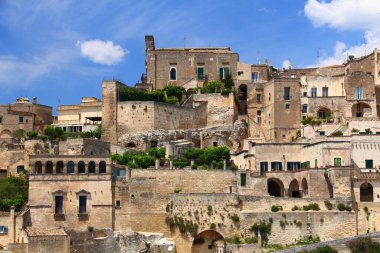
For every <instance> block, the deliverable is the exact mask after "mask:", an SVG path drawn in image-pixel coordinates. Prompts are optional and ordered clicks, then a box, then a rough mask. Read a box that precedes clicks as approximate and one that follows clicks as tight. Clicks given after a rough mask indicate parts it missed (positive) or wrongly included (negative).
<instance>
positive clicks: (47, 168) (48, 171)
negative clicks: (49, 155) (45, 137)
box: [45, 161, 53, 174]
mask: <svg viewBox="0 0 380 253" xmlns="http://www.w3.org/2000/svg"><path fill="white" fill-rule="evenodd" d="M45 173H46V174H53V162H52V161H47V162H46V165H45Z"/></svg>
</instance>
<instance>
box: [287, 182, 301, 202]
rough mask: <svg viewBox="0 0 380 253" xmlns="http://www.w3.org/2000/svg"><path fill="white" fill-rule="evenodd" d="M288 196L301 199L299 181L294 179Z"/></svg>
mask: <svg viewBox="0 0 380 253" xmlns="http://www.w3.org/2000/svg"><path fill="white" fill-rule="evenodd" d="M288 196H289V197H291V198H301V192H300V188H299V184H298V181H297V179H293V181H292V182H290V184H289V190H288Z"/></svg>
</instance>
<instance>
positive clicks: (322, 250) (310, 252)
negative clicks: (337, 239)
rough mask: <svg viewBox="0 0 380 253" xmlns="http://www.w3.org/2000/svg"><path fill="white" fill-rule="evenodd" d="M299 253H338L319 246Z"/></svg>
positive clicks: (329, 247) (328, 247) (327, 247)
mask: <svg viewBox="0 0 380 253" xmlns="http://www.w3.org/2000/svg"><path fill="white" fill-rule="evenodd" d="M300 253H338V251H337V250H336V249H334V248H332V247H331V246H328V245H326V246H321V247H318V248H316V249H313V250H305V251H301V252H300Z"/></svg>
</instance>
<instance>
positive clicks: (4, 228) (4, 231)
mask: <svg viewBox="0 0 380 253" xmlns="http://www.w3.org/2000/svg"><path fill="white" fill-rule="evenodd" d="M0 234H8V227H7V226H0Z"/></svg>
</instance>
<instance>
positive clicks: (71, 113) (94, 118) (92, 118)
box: [53, 97, 102, 132]
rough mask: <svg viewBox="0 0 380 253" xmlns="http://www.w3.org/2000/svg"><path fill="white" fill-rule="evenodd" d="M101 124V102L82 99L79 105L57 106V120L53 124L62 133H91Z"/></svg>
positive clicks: (90, 98)
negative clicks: (61, 130)
mask: <svg viewBox="0 0 380 253" xmlns="http://www.w3.org/2000/svg"><path fill="white" fill-rule="evenodd" d="M101 123H102V101H100V100H99V99H97V98H94V97H83V98H82V101H81V103H80V104H79V105H60V106H58V119H57V121H56V122H55V123H54V124H53V126H55V127H61V128H62V129H63V131H64V132H86V131H93V130H95V129H96V128H97V127H99V126H100V125H101Z"/></svg>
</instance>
